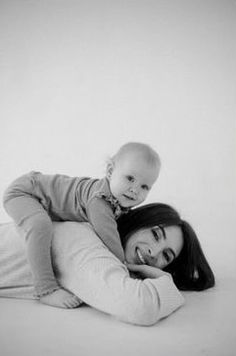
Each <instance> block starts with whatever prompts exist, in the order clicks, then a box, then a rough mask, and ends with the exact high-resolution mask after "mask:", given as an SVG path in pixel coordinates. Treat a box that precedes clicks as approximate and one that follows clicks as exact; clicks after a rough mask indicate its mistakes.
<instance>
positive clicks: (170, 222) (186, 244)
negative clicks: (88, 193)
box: [118, 204, 215, 290]
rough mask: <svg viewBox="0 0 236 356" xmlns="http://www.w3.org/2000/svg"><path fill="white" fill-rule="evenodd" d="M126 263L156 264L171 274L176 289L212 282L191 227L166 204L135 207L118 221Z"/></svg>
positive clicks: (202, 287) (207, 286)
mask: <svg viewBox="0 0 236 356" xmlns="http://www.w3.org/2000/svg"><path fill="white" fill-rule="evenodd" d="M118 229H119V233H120V236H121V240H122V243H123V246H124V249H125V254H126V258H127V261H128V262H129V263H144V262H145V263H146V264H150V265H156V267H158V268H161V269H164V270H165V271H167V272H169V273H171V274H172V277H173V279H174V281H175V283H176V285H177V287H178V288H179V289H182V290H203V289H206V288H210V287H212V286H213V285H214V283H215V281H214V275H213V272H212V270H211V268H210V266H209V264H208V262H207V260H206V258H205V256H204V254H203V251H202V249H201V246H200V243H199V241H198V239H197V236H196V234H195V232H194V230H193V229H192V227H191V226H190V225H189V224H188V223H187V222H186V221H183V220H182V219H181V218H180V215H179V214H178V212H177V211H176V210H175V209H173V208H172V207H170V206H169V205H166V204H149V205H146V206H145V205H144V206H142V207H139V208H136V209H134V210H132V211H130V212H129V213H128V214H126V215H123V216H122V217H121V218H120V219H119V220H118Z"/></svg>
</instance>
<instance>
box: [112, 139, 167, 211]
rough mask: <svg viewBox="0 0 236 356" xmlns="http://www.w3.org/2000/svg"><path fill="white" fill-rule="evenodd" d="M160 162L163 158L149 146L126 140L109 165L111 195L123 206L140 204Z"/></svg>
mask: <svg viewBox="0 0 236 356" xmlns="http://www.w3.org/2000/svg"><path fill="white" fill-rule="evenodd" d="M160 166H161V162H160V158H159V156H158V154H157V153H156V152H155V151H154V150H153V149H152V148H151V147H150V146H148V145H146V144H144V143H138V142H129V143H126V144H125V145H123V146H122V147H121V148H120V149H119V151H118V152H117V153H116V154H115V155H114V156H113V157H112V158H111V160H110V161H109V163H108V165H107V178H108V180H109V183H110V190H111V193H112V195H113V196H114V197H115V198H116V199H117V200H118V201H119V204H120V205H121V206H122V207H124V208H131V207H134V206H136V205H139V204H141V203H142V202H143V201H144V200H145V199H146V197H147V195H148V193H149V191H150V189H151V188H152V185H153V184H154V183H155V181H156V180H157V178H158V175H159V172H160Z"/></svg>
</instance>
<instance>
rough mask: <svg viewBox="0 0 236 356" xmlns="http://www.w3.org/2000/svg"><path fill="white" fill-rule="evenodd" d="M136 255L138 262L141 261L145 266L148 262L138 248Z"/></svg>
mask: <svg viewBox="0 0 236 356" xmlns="http://www.w3.org/2000/svg"><path fill="white" fill-rule="evenodd" d="M136 253H137V256H138V260H139V262H140V264H142V265H145V264H146V261H145V259H144V257H143V255H142V253H141V251H140V249H139V248H138V247H137V248H136Z"/></svg>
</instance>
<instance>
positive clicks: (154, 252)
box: [0, 204, 214, 325]
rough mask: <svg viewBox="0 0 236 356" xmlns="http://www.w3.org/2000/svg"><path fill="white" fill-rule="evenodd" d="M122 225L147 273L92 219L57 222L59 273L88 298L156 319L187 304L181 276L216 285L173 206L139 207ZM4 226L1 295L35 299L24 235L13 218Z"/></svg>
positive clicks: (127, 317)
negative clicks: (118, 251) (110, 244)
mask: <svg viewBox="0 0 236 356" xmlns="http://www.w3.org/2000/svg"><path fill="white" fill-rule="evenodd" d="M118 228H119V232H120V235H121V239H122V243H123V246H124V251H125V256H126V260H127V262H128V265H127V267H128V268H129V269H130V270H131V271H132V273H133V272H135V273H138V274H139V276H140V274H141V277H142V279H140V278H131V277H130V275H129V272H128V269H127V267H126V266H125V265H124V264H122V263H121V262H120V261H119V260H118V259H117V258H116V257H115V256H114V255H113V254H112V253H111V252H110V251H109V250H108V249H107V248H106V247H105V245H104V244H103V243H102V241H101V240H100V239H99V238H98V237H97V235H96V234H95V233H94V231H93V230H92V228H91V226H90V225H89V224H87V223H74V222H63V223H55V225H54V239H53V244H52V255H53V262H54V270H55V273H56V275H57V278H58V280H59V282H60V284H61V285H62V286H64V287H65V288H66V289H68V290H70V291H71V292H72V293H74V294H75V295H77V296H78V297H79V298H80V299H81V300H83V301H84V302H85V303H86V304H88V305H90V306H92V307H94V308H96V309H98V310H101V311H103V312H106V313H108V314H111V315H113V316H115V317H117V318H119V319H121V320H123V321H125V322H129V323H134V324H138V325H152V324H154V323H156V322H157V321H158V320H159V319H161V318H163V317H166V316H168V315H169V314H171V313H172V312H173V311H175V310H176V309H178V308H179V307H180V306H182V305H183V303H184V299H183V296H182V295H181V293H180V292H179V290H178V289H177V288H176V286H175V283H176V285H177V286H178V287H179V288H181V289H190V290H201V289H206V288H209V287H212V286H213V285H214V276H213V273H212V271H211V269H210V267H209V265H208V263H207V261H206V259H205V257H204V254H203V252H202V250H201V247H200V245H199V242H198V240H197V238H196V235H195V234H194V232H193V230H192V229H191V227H190V226H189V225H188V224H187V223H186V222H184V221H182V220H181V219H180V217H179V215H178V213H177V212H176V211H175V210H174V209H173V208H171V207H170V206H168V205H164V204H151V205H146V206H142V207H140V208H136V209H135V210H133V211H132V212H130V213H129V214H127V215H125V216H123V217H122V218H120V219H119V221H118ZM1 229H2V232H1ZM1 229H0V234H1V239H0V240H1V241H2V243H4V242H5V243H6V242H7V243H8V246H6V244H5V246H3V247H2V248H1V250H2V251H3V253H2V256H1V258H0V271H1V272H0V274H1V275H0V281H1V282H0V296H5V297H17V296H18V297H21V298H22V297H25V298H26V297H27V298H34V297H33V292H34V291H33V285H32V277H31V275H30V270H29V267H28V266H27V261H26V258H25V253H24V242H23V241H21V240H20V238H19V237H18V236H17V233H16V230H14V226H13V224H4V225H2V227H1ZM184 267H186V269H185V268H184ZM162 269H163V270H162ZM167 272H168V273H167ZM171 274H172V275H173V279H174V282H175V283H174V282H173V279H172V277H171Z"/></svg>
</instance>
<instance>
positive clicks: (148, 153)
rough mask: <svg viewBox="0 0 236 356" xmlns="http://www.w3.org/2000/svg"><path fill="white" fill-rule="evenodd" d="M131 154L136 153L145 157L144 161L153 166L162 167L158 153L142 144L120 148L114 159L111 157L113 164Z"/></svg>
mask: <svg viewBox="0 0 236 356" xmlns="http://www.w3.org/2000/svg"><path fill="white" fill-rule="evenodd" d="M131 152H136V153H139V154H140V155H143V157H144V159H145V160H146V161H147V162H148V163H150V164H151V165H157V166H160V165H161V160H160V157H159V155H158V153H157V152H156V151H155V150H154V149H153V148H152V147H151V146H149V145H147V144H146V143H141V142H128V143H125V144H124V145H122V146H121V147H120V149H119V150H118V152H117V153H116V154H115V155H114V156H113V157H111V159H112V161H113V162H117V161H119V160H120V159H122V158H124V157H125V156H126V155H127V154H129V153H131Z"/></svg>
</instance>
